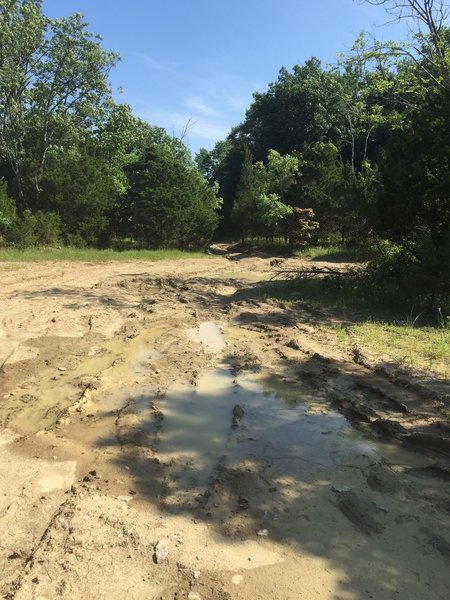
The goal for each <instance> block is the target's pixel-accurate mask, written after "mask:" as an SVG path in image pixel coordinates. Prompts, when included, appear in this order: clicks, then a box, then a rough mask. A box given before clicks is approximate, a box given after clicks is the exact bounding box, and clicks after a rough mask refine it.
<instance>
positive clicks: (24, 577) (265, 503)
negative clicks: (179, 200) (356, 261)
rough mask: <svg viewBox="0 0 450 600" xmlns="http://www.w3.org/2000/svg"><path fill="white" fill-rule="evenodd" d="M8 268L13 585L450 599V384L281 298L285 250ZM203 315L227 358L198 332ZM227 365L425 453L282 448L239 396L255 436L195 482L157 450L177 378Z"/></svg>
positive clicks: (3, 418) (4, 543) (7, 432)
mask: <svg viewBox="0 0 450 600" xmlns="http://www.w3.org/2000/svg"><path fill="white" fill-rule="evenodd" d="M219 250H222V249H221V248H219ZM229 258H231V259H232V260H229ZM298 265H299V261H297V260H293V259H291V260H287V261H284V263H283V268H284V267H285V268H287V269H289V268H297V266H298ZM275 266H277V267H279V264H278V263H276V265H275ZM342 268H345V265H343V266H342ZM1 269H2V267H1V266H0V272H2V275H4V276H5V278H4V285H3V288H2V290H1V291H0V294H1V302H2V315H1V317H2V320H1V331H0V334H1V335H0V351H1V353H2V354H1V356H0V359H1V360H0V364H3V367H2V372H1V380H0V398H1V403H0V427H1V429H2V430H3V432H2V433H1V434H0V442H1V445H0V449H1V453H2V456H1V458H2V461H1V465H2V466H1V467H0V490H1V491H0V573H1V575H0V594H1V597H3V598H8V599H12V598H17V599H28V598H34V597H36V598H47V599H48V600H50V599H53V598H60V597H63V598H74V599H75V598H80V597H95V598H108V599H115V598H117V599H118V598H124V597H126V598H136V599H140V598H143V597H146V598H154V599H155V600H156V599H159V598H163V599H164V600H169V599H170V600H172V599H174V598H178V599H181V598H189V597H191V598H192V599H194V600H195V599H198V598H203V599H206V598H209V599H213V600H215V599H217V600H220V599H224V600H225V599H235V598H238V597H239V598H250V597H251V598H261V599H269V598H274V597H282V598H286V599H288V600H291V599H292V600H294V599H295V600H297V598H298V597H300V594H301V597H302V598H306V599H308V598H330V599H331V598H333V599H336V598H341V599H345V600H347V599H348V600H352V599H353V598H355V597H374V598H380V599H384V598H386V599H388V598H389V599H390V598H394V597H395V598H404V599H405V600H406V598H408V600H409V599H410V598H425V597H426V598H431V599H434V598H436V600H437V599H439V598H443V597H445V593H446V592H445V590H446V589H448V583H449V582H448V560H449V550H448V548H449V547H450V545H449V540H450V523H449V515H450V509H449V506H448V493H449V479H450V476H449V472H450V467H449V458H448V457H449V454H450V444H449V440H450V431H449V428H448V425H447V423H446V422H445V421H444V420H443V418H442V415H441V412H440V411H439V398H440V396H441V395H442V394H443V393H444V394H445V393H448V391H449V390H448V384H446V383H445V382H439V386H437V385H436V382H433V381H432V380H429V381H422V380H421V381H420V384H419V383H418V382H416V381H414V380H405V378H404V375H399V374H398V373H396V372H393V371H392V370H388V369H386V368H385V367H382V366H380V365H377V364H371V363H370V362H369V361H368V360H367V359H365V358H364V357H363V356H362V354H361V353H360V352H356V353H355V352H352V351H350V352H349V353H346V352H345V351H344V350H342V348H340V347H339V346H337V344H335V342H334V339H333V338H332V336H331V335H330V334H329V333H328V329H327V326H328V325H330V324H332V316H330V315H326V314H324V313H320V312H317V311H316V310H311V309H310V308H309V307H308V306H305V305H304V304H303V303H302V302H301V300H299V301H298V302H289V303H285V302H283V301H281V300H277V299H274V298H273V294H271V292H270V287H267V284H266V281H267V280H268V279H270V277H271V275H272V273H273V269H274V263H273V259H272V257H264V256H252V255H250V254H244V255H243V254H240V253H239V252H233V253H232V254H231V255H230V254H228V255H227V254H225V255H224V256H217V257H214V258H211V259H205V260H199V261H197V260H195V261H180V262H170V263H153V264H143V263H130V264H127V263H121V264H111V265H101V266H98V265H78V264H77V265H74V264H67V265H66V264H64V265H63V264H61V263H58V264H56V263H55V264H47V265H33V266H26V267H22V268H20V270H18V271H17V272H16V273H14V272H13V271H11V270H8V271H2V270H1ZM204 322H214V323H218V324H220V326H221V328H222V331H223V332H224V334H225V339H226V343H227V344H226V348H225V349H224V350H223V351H222V352H221V353H220V355H219V354H217V353H216V352H214V351H212V350H211V349H209V348H208V347H206V346H202V345H200V344H198V343H196V342H194V341H192V340H191V339H190V338H189V336H188V335H187V334H186V332H187V331H188V330H190V329H195V328H197V327H199V325H200V324H201V323H204ZM143 347H145V348H146V349H147V350H148V348H151V350H152V352H150V353H149V352H148V351H146V352H142V348H143ZM219 362H220V363H223V364H226V366H227V369H229V371H230V373H231V374H232V375H233V376H234V377H236V378H238V377H239V376H241V375H243V374H244V375H245V374H247V373H249V374H258V373H259V374H261V373H266V372H267V373H272V374H276V375H277V376H278V378H279V379H280V380H281V381H286V382H288V383H289V384H290V385H293V386H295V385H298V386H299V389H303V387H304V386H306V387H307V389H308V390H310V392H311V393H310V403H309V407H308V410H307V415H310V418H313V417H314V415H321V414H328V413H329V414H330V415H331V417H330V418H332V417H333V415H334V414H335V413H341V414H342V415H344V416H345V417H346V418H347V419H348V421H349V422H350V423H351V424H352V426H353V427H354V428H355V429H357V430H359V431H360V432H361V433H362V435H363V436H364V438H365V439H367V440H369V441H370V440H373V441H374V442H376V443H379V444H385V443H386V444H388V445H389V449H390V450H389V451H390V452H395V448H398V449H399V450H398V451H399V452H403V451H407V452H409V451H410V449H411V452H412V454H411V456H414V460H412V462H411V465H408V464H406V466H405V465H404V466H402V468H399V467H398V465H397V463H396V462H395V461H391V462H389V461H388V462H386V461H385V460H384V459H383V458H380V457H375V458H374V457H373V456H370V455H368V454H366V453H364V452H363V451H362V452H361V453H359V454H358V455H357V456H356V458H355V456H354V455H353V454H352V455H351V456H349V458H348V459H346V458H345V456H344V457H341V458H340V462H339V463H336V464H322V463H321V462H320V460H319V459H318V460H317V461H314V460H310V459H307V460H306V459H305V460H304V461H301V462H300V463H298V464H297V462H295V461H293V460H292V458H291V457H289V456H286V458H283V457H279V458H277V460H276V461H274V460H273V459H272V455H271V454H270V452H269V453H267V452H266V449H265V447H263V446H260V445H258V436H257V435H256V434H255V433H254V432H252V431H250V430H249V429H248V427H249V426H248V423H247V416H248V415H247V413H246V411H247V407H246V406H245V405H243V406H241V405H240V404H236V403H235V404H233V405H232V408H230V411H229V417H226V418H227V419H228V420H229V423H228V424H227V427H228V426H229V430H230V436H234V438H233V439H235V440H236V441H237V442H238V443H239V444H243V446H242V447H245V448H247V447H248V448H249V450H248V451H247V450H246V451H245V452H242V451H241V453H240V454H238V455H237V458H236V459H233V460H232V459H231V458H230V457H227V448H226V447H224V449H223V456H221V453H220V452H219V453H218V457H219V458H218V460H217V461H216V463H215V464H214V465H213V467H212V468H211V472H210V473H209V478H208V482H207V483H206V484H203V483H201V482H200V483H198V485H193V487H191V488H189V489H184V488H183V481H184V479H183V477H184V473H185V472H189V469H191V468H192V462H190V460H191V459H189V460H186V462H185V463H179V462H178V460H179V459H177V457H176V456H175V457H173V458H171V459H170V460H168V459H164V457H163V456H162V455H161V453H160V451H159V449H160V445H161V442H162V440H164V436H165V435H167V434H166V433H165V419H167V418H170V405H169V404H168V400H167V398H166V392H167V390H169V389H171V386H172V385H173V383H174V382H175V381H177V380H179V379H180V378H182V379H183V380H184V381H185V382H186V385H187V386H190V389H191V388H192V389H195V388H196V386H197V384H198V382H199V380H201V378H202V376H203V374H204V373H205V372H208V370H209V369H213V368H215V367H217V365H218V363H219ZM446 386H447V387H446ZM167 411H168V412H167ZM237 415H238V416H237ZM321 433H322V434H323V436H322V437H323V438H324V439H325V438H326V437H327V435H329V434H330V431H328V430H324V431H322V432H321ZM212 443H213V444H214V442H212ZM393 449H394V450H393ZM318 452H319V451H318ZM417 457H419V458H417ZM193 460H194V462H195V459H193ZM336 465H337V466H336ZM161 540H162V541H164V544H167V547H168V549H169V552H168V556H167V559H166V560H163V561H162V562H161V563H158V562H157V561H155V547H157V544H158V542H159V541H161ZM368 540H370V541H368ZM361 548H364V551H362V550H361ZM368 571H370V573H371V575H370V576H367V572H368ZM299 574H301V575H299ZM419 574H420V575H419ZM418 578H419V579H420V581H419V579H418ZM189 594H190V596H189Z"/></svg>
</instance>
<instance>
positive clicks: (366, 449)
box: [155, 322, 429, 506]
mask: <svg viewBox="0 0 450 600" xmlns="http://www.w3.org/2000/svg"><path fill="white" fill-rule="evenodd" d="M188 335H189V337H190V338H191V339H193V340H195V341H196V342H199V343H201V344H202V345H204V347H205V349H207V350H209V351H214V352H215V353H217V354H220V353H221V351H222V350H223V349H224V348H225V347H226V338H225V336H224V335H223V333H222V330H221V328H220V325H218V324H216V323H213V322H207V323H203V324H201V325H200V326H199V327H198V328H197V329H196V330H190V331H189V332H188ZM321 400H322V402H321ZM158 406H159V408H160V410H161V412H162V414H163V415H164V420H163V422H162V424H161V429H160V432H159V436H158V442H157V444H156V447H155V450H156V452H157V454H158V457H159V459H160V460H161V462H162V463H163V464H164V465H165V466H166V467H167V469H168V471H169V473H170V475H169V477H168V482H169V483H168V485H169V488H170V489H169V491H168V494H167V499H166V501H167V503H168V504H188V505H192V506H195V502H194V500H196V501H199V495H200V496H201V495H202V494H204V493H205V490H207V488H208V486H210V484H211V481H213V479H214V477H215V476H216V475H217V471H218V469H219V470H220V469H222V470H223V469H228V470H236V469H239V468H240V465H242V464H243V463H244V462H245V461H246V460H247V459H248V458H249V457H253V458H257V460H260V461H261V460H262V461H264V462H265V464H268V465H270V466H272V467H274V468H275V469H276V471H277V477H288V478H289V477H292V478H294V476H295V479H296V480H297V481H300V482H301V481H302V480H305V479H308V477H309V476H310V471H311V468H313V469H316V470H317V469H318V470H319V471H322V476H323V478H324V479H327V480H333V479H336V478H338V479H339V478H341V476H342V474H344V479H345V472H346V471H347V470H352V469H359V470H364V469H369V468H371V467H374V466H376V465H380V464H382V463H383V464H386V465H389V466H390V467H392V468H395V469H398V470H402V469H404V468H406V467H421V466H424V465H426V464H427V462H429V461H428V460H427V458H426V457H424V456H423V455H421V454H417V453H415V452H413V451H409V450H403V449H402V448H399V447H398V445H396V444H390V443H388V442H385V441H381V440H376V439H369V438H366V437H365V436H364V435H363V434H362V433H361V432H358V431H356V430H355V429H354V428H353V427H352V426H351V425H350V423H349V422H348V421H347V419H346V418H345V417H344V416H343V415H341V414H340V413H337V412H335V411H330V410H328V409H324V408H323V407H324V406H326V401H325V397H323V398H321V395H320V391H319V392H318V391H317V389H316V388H314V387H312V386H310V385H308V384H307V383H305V382H299V381H288V380H286V379H283V378H282V377H278V376H276V375H272V374H270V373H265V372H264V371H262V372H258V373H248V372H247V373H241V374H238V375H236V374H234V373H233V369H232V367H231V366H230V365H229V364H227V362H226V361H225V360H222V361H221V362H219V364H218V365H217V366H215V367H214V368H212V369H210V370H207V371H206V372H204V373H203V374H202V375H201V376H200V377H199V378H198V380H197V382H196V383H195V384H192V383H189V382H188V381H184V380H180V381H177V382H175V383H174V384H173V385H172V386H170V387H169V388H168V389H167V392H166V394H165V395H164V396H163V397H162V398H161V401H160V403H159V405H158ZM302 472H303V473H304V476H303V477H302V475H301V473H302ZM316 475H317V474H315V476H316ZM343 489H346V486H344V488H343Z"/></svg>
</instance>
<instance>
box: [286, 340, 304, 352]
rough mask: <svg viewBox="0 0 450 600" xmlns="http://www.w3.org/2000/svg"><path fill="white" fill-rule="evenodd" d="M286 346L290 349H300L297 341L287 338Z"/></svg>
mask: <svg viewBox="0 0 450 600" xmlns="http://www.w3.org/2000/svg"><path fill="white" fill-rule="evenodd" d="M286 347H287V348H292V350H301V348H300V346H299V344H298V342H296V341H295V340H289V342H287V344H286Z"/></svg>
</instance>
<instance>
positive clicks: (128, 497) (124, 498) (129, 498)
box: [117, 496, 133, 503]
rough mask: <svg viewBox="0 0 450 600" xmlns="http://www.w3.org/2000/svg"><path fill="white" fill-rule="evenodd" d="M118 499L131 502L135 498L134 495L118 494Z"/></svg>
mask: <svg viewBox="0 0 450 600" xmlns="http://www.w3.org/2000/svg"><path fill="white" fill-rule="evenodd" d="M117 500H120V501H121V502H126V503H128V502H131V500H133V497H132V496H117Z"/></svg>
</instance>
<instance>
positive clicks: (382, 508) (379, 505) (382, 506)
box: [374, 500, 389, 512]
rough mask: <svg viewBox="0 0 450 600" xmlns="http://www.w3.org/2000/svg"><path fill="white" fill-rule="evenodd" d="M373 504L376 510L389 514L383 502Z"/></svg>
mask: <svg viewBox="0 0 450 600" xmlns="http://www.w3.org/2000/svg"><path fill="white" fill-rule="evenodd" d="M374 504H375V506H376V507H377V508H378V510H382V511H383V512H389V509H388V507H387V505H386V503H385V502H383V501H381V500H380V501H376V502H374Z"/></svg>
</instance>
